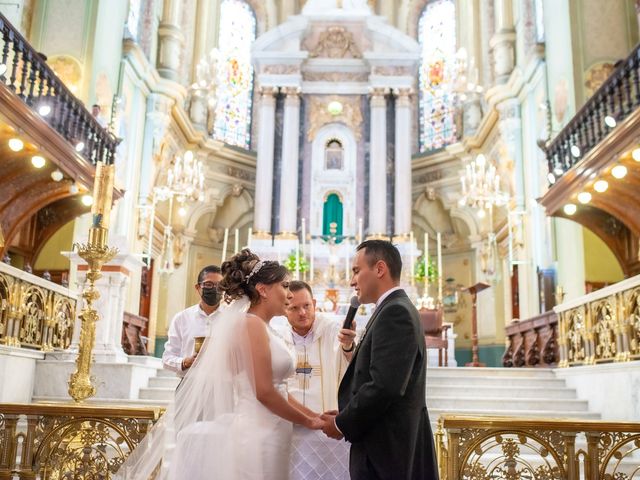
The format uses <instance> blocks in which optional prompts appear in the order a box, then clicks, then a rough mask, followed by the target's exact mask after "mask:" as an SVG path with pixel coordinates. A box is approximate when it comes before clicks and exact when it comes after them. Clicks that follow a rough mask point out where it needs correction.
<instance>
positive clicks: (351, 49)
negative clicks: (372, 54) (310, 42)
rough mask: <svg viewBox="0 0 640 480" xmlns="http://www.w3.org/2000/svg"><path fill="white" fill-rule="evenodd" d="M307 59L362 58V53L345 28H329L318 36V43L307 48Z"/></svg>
mask: <svg viewBox="0 0 640 480" xmlns="http://www.w3.org/2000/svg"><path fill="white" fill-rule="evenodd" d="M307 49H308V50H309V58H319V57H322V58H362V52H361V51H360V48H358V45H356V42H355V40H354V39H353V34H352V33H351V32H350V31H349V30H347V29H346V28H345V27H337V26H333V27H329V28H327V29H326V30H325V31H324V32H322V33H321V34H320V37H319V39H318V43H316V45H315V46H313V47H311V48H308V47H307Z"/></svg>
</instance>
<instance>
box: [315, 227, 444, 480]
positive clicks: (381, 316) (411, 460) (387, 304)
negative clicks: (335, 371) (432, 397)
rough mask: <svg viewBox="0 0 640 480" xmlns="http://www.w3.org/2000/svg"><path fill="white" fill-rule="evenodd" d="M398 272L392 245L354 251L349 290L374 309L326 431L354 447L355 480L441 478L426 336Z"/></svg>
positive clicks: (399, 265)
mask: <svg viewBox="0 0 640 480" xmlns="http://www.w3.org/2000/svg"><path fill="white" fill-rule="evenodd" d="M401 270H402V260H401V258H400V253H399V252H398V250H397V249H396V247H394V246H393V244H392V243H390V242H387V241H384V240H367V241H365V242H363V243H361V244H360V245H359V246H358V247H357V249H356V256H355V259H354V261H353V277H352V279H351V286H352V287H354V288H355V290H356V292H357V294H358V299H359V300H360V303H375V304H376V307H375V311H374V313H373V315H372V316H371V319H370V320H369V323H368V325H367V328H366V331H365V333H364V335H363V337H362V340H361V341H360V344H359V345H358V347H357V348H356V350H355V352H354V355H353V358H352V360H351V363H350V364H349V367H348V368H347V371H346V372H345V375H344V377H343V379H342V382H341V383H340V387H339V390H338V405H339V408H340V412H339V413H338V412H335V411H334V412H327V413H325V414H324V415H323V419H324V427H323V429H322V430H323V431H324V433H326V434H327V435H328V436H330V437H333V438H337V439H340V438H342V437H344V438H345V439H346V440H347V441H349V442H351V455H350V458H349V473H350V474H351V478H352V480H378V479H379V480H391V479H393V480H437V479H438V468H437V464H436V456H435V451H434V443H433V435H432V433H431V426H430V424H429V414H428V413H427V406H426V403H425V402H426V400H425V396H426V392H425V388H426V384H425V379H426V367H427V364H426V355H425V343H424V335H423V333H422V328H421V326H420V318H419V314H418V311H417V310H416V308H415V307H414V306H413V304H412V303H411V300H409V297H408V296H407V294H406V293H405V292H404V290H402V289H401V288H400V287H399V286H398V285H399V283H400V272H401ZM336 414H337V415H336Z"/></svg>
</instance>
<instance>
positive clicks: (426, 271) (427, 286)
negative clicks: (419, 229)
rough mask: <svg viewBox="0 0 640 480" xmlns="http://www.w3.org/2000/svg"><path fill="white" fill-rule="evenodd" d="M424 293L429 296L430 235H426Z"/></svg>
mask: <svg viewBox="0 0 640 480" xmlns="http://www.w3.org/2000/svg"><path fill="white" fill-rule="evenodd" d="M423 258H424V293H425V295H428V294H429V234H428V233H426V232H425V234H424V256H423Z"/></svg>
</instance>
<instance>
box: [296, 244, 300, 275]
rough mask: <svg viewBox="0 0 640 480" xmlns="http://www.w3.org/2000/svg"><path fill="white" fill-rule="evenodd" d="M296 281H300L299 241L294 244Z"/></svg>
mask: <svg viewBox="0 0 640 480" xmlns="http://www.w3.org/2000/svg"><path fill="white" fill-rule="evenodd" d="M296 280H300V241H299V240H298V241H297V242H296Z"/></svg>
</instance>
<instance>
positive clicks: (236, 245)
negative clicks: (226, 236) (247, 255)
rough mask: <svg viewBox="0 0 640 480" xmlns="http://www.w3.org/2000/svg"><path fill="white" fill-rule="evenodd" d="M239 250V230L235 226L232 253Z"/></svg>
mask: <svg viewBox="0 0 640 480" xmlns="http://www.w3.org/2000/svg"><path fill="white" fill-rule="evenodd" d="M239 251H240V230H238V229H237V228H236V238H235V240H234V245H233V254H234V255H235V254H236V253H238V252H239Z"/></svg>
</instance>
